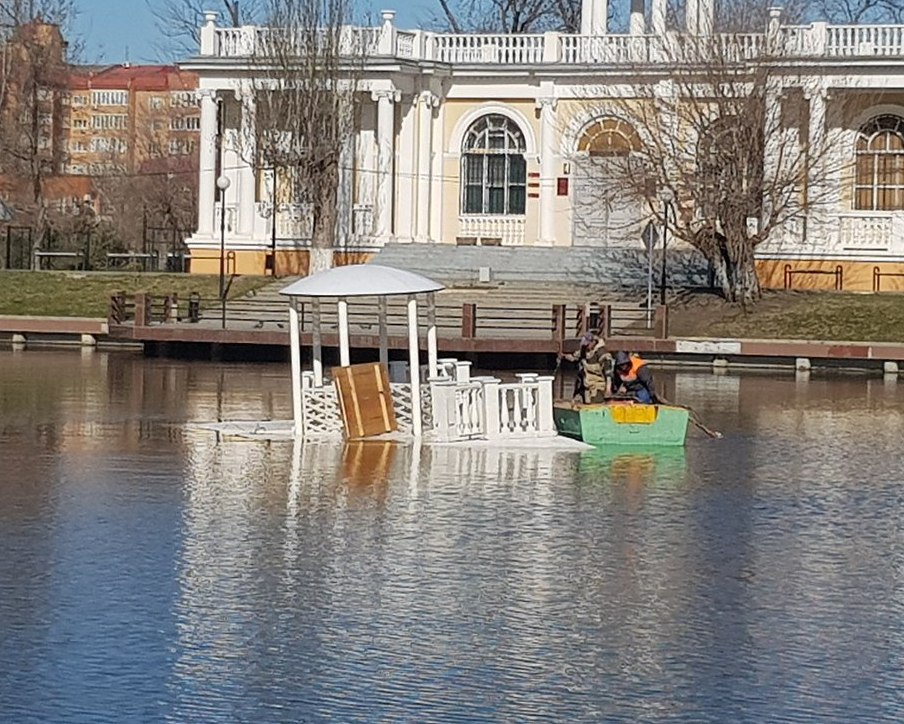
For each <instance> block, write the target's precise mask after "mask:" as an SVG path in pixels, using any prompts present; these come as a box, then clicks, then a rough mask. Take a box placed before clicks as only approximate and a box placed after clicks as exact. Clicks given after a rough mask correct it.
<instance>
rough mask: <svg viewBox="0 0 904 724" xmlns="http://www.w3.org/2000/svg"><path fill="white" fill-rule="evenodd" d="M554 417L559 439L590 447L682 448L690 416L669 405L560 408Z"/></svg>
mask: <svg viewBox="0 0 904 724" xmlns="http://www.w3.org/2000/svg"><path fill="white" fill-rule="evenodd" d="M553 417H554V419H555V423H556V429H557V430H558V431H559V434H560V435H564V436H566V437H571V438H574V439H575V440H581V441H583V442H586V443H588V444H590V445H650V446H660V445H663V446H681V445H684V442H685V439H686V438H687V426H688V421H689V419H690V413H689V412H688V411H687V410H686V409H684V408H683V407H671V406H669V405H635V404H597V405H573V404H557V405H556V406H555V407H554V409H553Z"/></svg>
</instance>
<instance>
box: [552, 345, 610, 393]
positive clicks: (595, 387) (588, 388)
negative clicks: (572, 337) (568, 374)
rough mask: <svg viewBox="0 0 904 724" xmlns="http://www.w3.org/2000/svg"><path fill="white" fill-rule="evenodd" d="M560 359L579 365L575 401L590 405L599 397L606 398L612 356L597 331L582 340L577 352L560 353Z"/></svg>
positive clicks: (575, 385)
mask: <svg viewBox="0 0 904 724" xmlns="http://www.w3.org/2000/svg"><path fill="white" fill-rule="evenodd" d="M559 359H560V360H563V359H564V360H568V361H569V362H577V363H578V374H577V378H576V379H575V384H574V395H573V397H572V400H573V401H575V402H583V403H585V404H588V403H591V402H593V401H594V400H595V399H596V398H597V396H599V397H600V398H605V396H606V390H607V389H608V382H609V379H608V377H609V374H610V373H611V370H612V355H610V354H609V353H607V352H606V342H605V340H604V339H602V337H600V334H599V332H598V331H597V330H595V329H594V330H591V331H589V332H588V333H587V334H585V335H584V336H583V337H582V338H581V346H580V348H579V349H578V350H577V351H576V352H573V353H572V354H562V353H559Z"/></svg>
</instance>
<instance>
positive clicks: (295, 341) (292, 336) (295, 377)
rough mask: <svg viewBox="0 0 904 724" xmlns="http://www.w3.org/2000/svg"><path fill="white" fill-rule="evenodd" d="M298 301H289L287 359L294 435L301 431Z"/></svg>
mask: <svg viewBox="0 0 904 724" xmlns="http://www.w3.org/2000/svg"><path fill="white" fill-rule="evenodd" d="M297 305H298V301H297V300H296V299H295V298H294V297H292V299H291V301H290V303H289V359H290V361H291V365H292V421H293V425H294V433H295V436H296V437H300V436H301V433H302V414H303V413H302V404H301V394H302V392H301V335H300V334H299V333H298V327H299V319H298V306H297Z"/></svg>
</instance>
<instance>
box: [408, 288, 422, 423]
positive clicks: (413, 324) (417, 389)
mask: <svg viewBox="0 0 904 724" xmlns="http://www.w3.org/2000/svg"><path fill="white" fill-rule="evenodd" d="M408 367H409V371H410V373H411V432H412V433H413V434H414V436H415V437H420V436H421V432H422V430H421V424H422V422H423V420H422V415H421V359H420V343H419V342H418V331H417V298H416V297H414V296H411V297H408Z"/></svg>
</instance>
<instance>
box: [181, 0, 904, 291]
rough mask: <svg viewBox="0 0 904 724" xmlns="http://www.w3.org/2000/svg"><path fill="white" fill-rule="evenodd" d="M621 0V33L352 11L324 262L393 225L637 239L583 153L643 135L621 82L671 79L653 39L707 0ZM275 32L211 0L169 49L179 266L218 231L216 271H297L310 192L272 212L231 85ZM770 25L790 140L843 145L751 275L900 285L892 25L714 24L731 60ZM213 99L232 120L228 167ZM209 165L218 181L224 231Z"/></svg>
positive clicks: (599, 241) (616, 197)
mask: <svg viewBox="0 0 904 724" xmlns="http://www.w3.org/2000/svg"><path fill="white" fill-rule="evenodd" d="M625 1H626V2H627V0H625ZM630 8H631V14H630V25H629V28H630V31H629V33H628V34H611V33H609V32H608V28H607V26H606V18H607V16H608V12H607V0H584V3H583V22H582V29H581V30H582V32H581V33H580V34H578V35H566V34H561V33H556V32H548V33H543V34H534V35H530V34H524V35H491V34H473V35H469V34H445V33H433V32H426V31H421V30H414V31H408V30H401V29H399V28H397V27H396V25H395V13H393V12H392V11H384V12H383V13H382V25H381V26H379V27H374V28H349V29H348V33H349V37H351V38H354V40H355V45H356V47H364V48H365V49H366V67H365V68H364V72H363V75H362V78H361V80H360V93H361V99H362V102H361V110H360V117H359V124H358V128H357V130H356V133H355V136H354V138H353V148H351V147H350V148H349V149H347V153H346V154H345V156H346V159H347V161H346V162H345V163H344V164H343V173H342V181H341V189H340V215H339V216H340V218H339V233H338V238H337V242H336V257H335V261H336V263H348V262H349V261H360V260H361V259H362V258H366V257H367V256H369V255H372V254H373V253H375V252H376V251H378V250H379V249H381V248H382V247H383V246H384V245H386V244H387V243H410V244H412V245H413V246H412V253H429V252H425V251H424V249H423V247H422V246H419V245H433V244H451V245H454V244H459V245H463V244H467V245H471V244H477V245H487V246H491V245H493V246H495V245H502V246H514V247H534V246H557V247H595V246H598V247H609V248H611V247H617V248H619V247H640V245H641V243H642V242H641V240H640V237H641V233H640V232H641V229H642V228H643V226H644V225H645V224H646V222H647V220H648V218H649V216H648V215H649V209H648V208H647V207H645V206H644V205H643V204H639V203H632V202H630V201H625V199H623V198H622V190H621V189H619V188H618V185H617V184H613V183H611V182H609V181H607V179H606V176H605V173H604V172H601V171H600V169H601V168H602V167H601V166H600V165H599V164H595V163H594V162H593V161H594V157H595V156H605V155H606V153H607V152H609V151H611V150H612V149H616V150H619V151H621V150H626V151H628V152H630V150H631V149H632V148H634V147H635V144H638V143H643V142H644V139H643V134H642V133H640V132H639V130H638V129H637V128H635V127H633V126H632V123H631V121H630V119H628V118H626V117H625V114H624V113H623V111H622V110H620V109H623V108H624V98H625V97H626V96H627V97H630V95H631V93H632V92H634V91H636V92H637V95H638V97H649V93H650V89H651V88H653V89H655V91H654V92H655V93H662V94H669V93H672V92H674V89H673V88H672V87H671V86H670V83H671V81H670V71H671V70H672V66H671V64H670V63H671V61H669V60H668V59H667V56H666V55H664V54H662V53H661V52H659V51H658V49H660V48H661V47H662V43H663V42H664V39H666V38H672V39H674V38H676V37H681V36H701V35H703V36H705V35H709V34H711V33H712V27H713V0H688V2H687V8H688V12H687V14H686V17H685V18H684V19H683V27H681V28H670V27H667V23H666V0H652V6H651V7H645V3H644V2H643V0H632V2H631V4H630ZM272 32H274V31H272V30H270V29H267V28H260V27H239V28H223V27H219V26H218V25H217V15H216V13H208V14H207V15H206V20H205V24H204V26H203V28H202V31H201V47H200V53H199V54H198V55H197V56H196V57H194V58H192V59H190V60H189V61H187V62H185V63H183V64H182V66H183V67H184V68H186V69H188V70H191V71H194V72H196V73H197V74H198V75H199V78H200V93H201V136H202V138H201V165H200V192H199V199H200V202H199V217H198V229H197V232H196V233H195V234H194V235H193V236H192V237H191V239H190V240H189V246H190V249H191V254H192V271H196V272H216V271H217V269H218V266H219V262H220V256H221V242H222V243H223V244H224V248H225V256H226V260H225V263H226V268H227V271H229V272H232V271H234V272H236V273H256V274H261V273H264V272H265V268H267V266H268V261H267V259H268V256H269V253H270V252H271V251H272V250H274V249H275V252H276V260H277V262H276V263H277V267H278V270H279V273H280V274H287V273H304V272H305V271H306V268H307V263H308V253H307V249H308V248H309V238H307V234H306V226H307V225H306V223H305V218H304V213H303V209H302V208H301V207H300V206H298V205H294V204H276V207H277V208H276V213H274V208H273V207H274V204H273V199H272V193H271V191H270V189H271V187H272V186H273V184H272V183H271V182H270V181H268V178H269V177H268V172H267V171H264V170H262V171H257V170H255V169H254V168H252V167H251V166H250V165H249V164H248V163H247V162H246V161H245V160H244V159H243V155H244V154H242V153H239V151H238V145H239V138H240V136H243V135H246V134H242V130H241V129H242V127H243V125H247V124H248V123H249V120H248V118H244V117H243V109H247V107H248V104H247V103H246V102H243V100H242V98H243V95H242V94H243V93H247V92H248V89H249V88H250V87H253V86H252V85H251V84H253V81H254V77H255V64H254V62H253V60H254V58H255V54H256V52H257V49H258V48H259V47H262V46H263V44H264V43H266V40H267V37H268V34H269V33H272ZM773 41H776V42H780V43H781V47H782V48H783V53H782V62H783V63H787V64H790V65H793V67H794V72H793V73H789V74H788V78H789V79H793V81H789V82H793V83H794V84H796V86H797V88H796V91H797V92H798V93H802V96H803V98H804V99H805V101H806V103H805V106H804V107H805V108H806V111H805V112H804V114H803V115H804V118H802V119H801V120H800V124H799V126H798V129H799V131H800V133H799V135H800V137H801V143H804V144H808V145H809V147H815V146H818V145H819V144H826V143H829V142H831V144H832V148H831V153H832V155H833V157H834V158H835V159H836V160H838V161H839V163H837V164H831V165H828V166H826V170H825V178H822V179H820V180H819V181H820V183H823V184H825V185H827V187H829V188H830V189H831V191H832V194H831V196H832V199H833V201H832V206H831V208H829V209H828V213H826V212H825V211H823V212H821V213H820V215H819V218H818V219H817V218H813V219H812V220H808V223H804V224H796V225H793V228H791V227H790V226H789V227H788V228H784V229H783V230H782V231H781V233H779V234H776V235H775V238H772V239H770V240H769V242H768V243H766V244H763V245H761V246H760V247H759V249H758V268H759V270H760V275H761V279H762V280H763V282H764V283H765V284H766V285H767V286H779V287H781V286H783V285H791V286H795V287H798V286H830V287H831V286H835V287H842V288H844V289H860V290H869V289H876V288H880V289H881V290H886V289H895V288H904V280H902V278H901V277H896V276H895V275H896V274H902V273H904V26H900V27H896V26H868V25H858V26H833V25H827V24H825V23H820V22H814V23H812V24H809V25H787V24H784V23H783V21H782V17H781V11H780V10H779V9H776V10H773V11H771V17H770V21H769V25H768V26H767V27H764V28H763V32H762V33H754V34H747V35H743V36H738V35H733V36H730V38H729V37H728V36H726V42H731V43H732V44H733V46H732V47H736V48H737V49H738V50H737V52H738V53H739V58H740V59H743V58H744V56H745V54H747V55H749V57H751V58H754V57H760V56H761V53H762V48H763V47H764V46H765V44H767V43H769V42H773ZM640 88H645V89H646V90H645V91H644V93H641V92H640V91H639V89H640ZM632 89H633V90H632ZM787 90H788V89H787V88H785V89H783V92H785V91H787ZM616 96H618V98H619V99H620V100H619V102H618V103H616V102H613V100H612V99H613V98H614V97H616ZM218 103H222V104H223V108H224V109H225V118H226V129H225V133H224V145H223V152H222V159H220V163H221V165H218V159H217V145H216V137H217V118H218V114H217V108H218ZM829 139H831V141H829ZM218 168H222V170H223V173H224V174H225V175H226V176H227V177H228V178H229V179H230V184H229V186H228V188H227V189H226V191H225V198H224V201H223V204H222V207H223V208H224V210H225V223H224V225H223V226H224V231H225V233H224V234H223V236H222V238H221V232H220V204H219V203H216V202H215V186H216V179H217V176H216V175H217V169H218ZM600 199H603V202H602V203H601V202H600ZM814 272H818V273H814ZM898 282H902V283H901V284H900V287H899V286H897V283H898Z"/></svg>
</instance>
